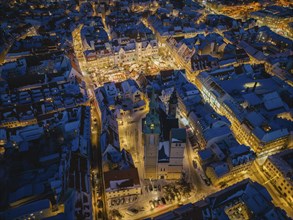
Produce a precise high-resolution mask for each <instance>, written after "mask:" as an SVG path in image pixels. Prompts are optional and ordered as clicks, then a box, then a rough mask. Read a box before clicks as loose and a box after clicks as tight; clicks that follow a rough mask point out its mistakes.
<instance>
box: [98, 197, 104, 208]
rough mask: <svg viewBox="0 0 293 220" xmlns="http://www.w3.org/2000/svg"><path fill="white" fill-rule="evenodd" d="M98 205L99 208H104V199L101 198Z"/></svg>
mask: <svg viewBox="0 0 293 220" xmlns="http://www.w3.org/2000/svg"><path fill="white" fill-rule="evenodd" d="M97 205H98V208H100V209H102V208H103V201H102V200H100V199H99V200H98V201H97Z"/></svg>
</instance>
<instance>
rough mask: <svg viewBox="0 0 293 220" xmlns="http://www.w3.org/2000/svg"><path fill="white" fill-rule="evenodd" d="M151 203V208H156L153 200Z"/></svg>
mask: <svg viewBox="0 0 293 220" xmlns="http://www.w3.org/2000/svg"><path fill="white" fill-rule="evenodd" d="M149 204H150V207H151V209H154V208H155V205H154V203H153V201H152V200H150V201H149Z"/></svg>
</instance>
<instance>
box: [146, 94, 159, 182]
mask: <svg viewBox="0 0 293 220" xmlns="http://www.w3.org/2000/svg"><path fill="white" fill-rule="evenodd" d="M149 108H150V110H149V113H148V114H147V115H146V117H145V118H144V119H143V128H142V129H143V139H144V168H145V179H156V178H157V165H158V147H159V141H160V134H161V125H160V118H159V114H158V112H157V108H158V103H157V101H156V97H155V93H154V90H153V91H152V95H151V100H150V103H149Z"/></svg>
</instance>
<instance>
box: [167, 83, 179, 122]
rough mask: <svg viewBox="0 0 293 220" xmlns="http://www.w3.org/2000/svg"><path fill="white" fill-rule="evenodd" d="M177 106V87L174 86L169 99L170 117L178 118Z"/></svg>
mask: <svg viewBox="0 0 293 220" xmlns="http://www.w3.org/2000/svg"><path fill="white" fill-rule="evenodd" d="M177 106H178V98H177V94H176V89H175V88H174V90H173V92H172V95H171V96H170V99H169V108H168V116H169V117H172V118H176V116H177V114H176V112H177Z"/></svg>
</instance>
